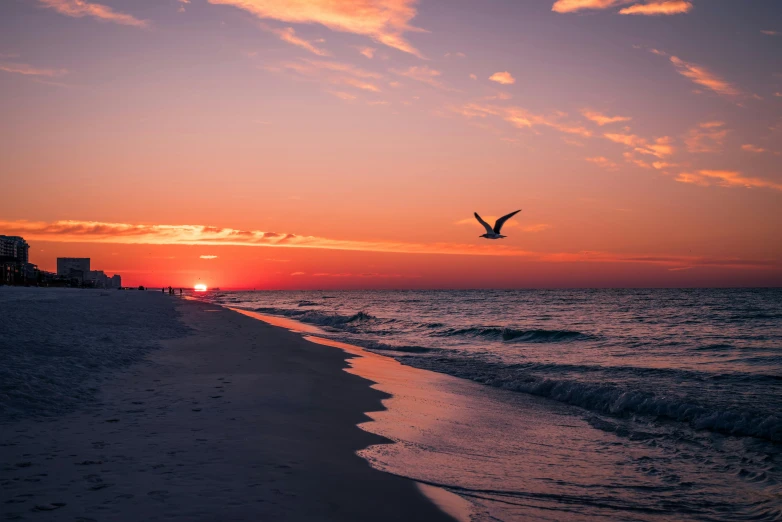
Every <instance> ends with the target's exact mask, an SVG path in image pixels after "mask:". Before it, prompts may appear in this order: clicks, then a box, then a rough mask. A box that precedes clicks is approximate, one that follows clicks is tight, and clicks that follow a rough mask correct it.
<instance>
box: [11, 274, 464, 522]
mask: <svg viewBox="0 0 782 522" xmlns="http://www.w3.org/2000/svg"><path fill="white" fill-rule="evenodd" d="M0 303H1V304H2V309H3V316H4V317H3V319H2V321H4V322H3V324H2V325H3V330H2V333H0V348H2V353H3V366H4V371H5V372H7V374H9V375H11V374H15V375H20V374H24V373H25V372H27V373H28V374H30V375H32V377H31V378H30V379H24V380H23V382H22V381H20V382H14V383H12V384H8V382H7V381H4V382H5V384H4V385H3V386H4V387H3V389H2V394H1V395H0V403H1V404H2V410H0V413H2V424H0V428H1V429H0V486H1V489H2V493H1V494H0V506H2V507H0V511H1V512H2V516H3V519H5V520H81V521H88V520H96V521H104V520H107V521H113V520H116V521H124V520H176V519H178V520H204V521H206V520H370V519H371V520H451V517H450V516H448V515H446V514H445V513H444V512H443V511H441V510H440V509H438V508H437V507H436V506H435V504H434V503H433V502H432V501H430V500H429V499H428V498H427V497H426V496H424V494H422V492H421V489H420V488H419V486H417V485H416V483H415V482H413V481H412V480H409V479H406V478H403V477H399V476H395V475H392V474H389V473H384V472H381V471H377V470H376V469H373V468H372V467H370V466H369V465H368V463H367V461H366V460H364V459H362V458H361V457H359V456H358V455H357V454H356V452H357V451H360V450H362V449H364V448H367V447H369V446H372V445H376V444H382V443H385V442H388V440H387V439H384V438H383V437H381V436H379V435H375V434H372V433H370V432H368V431H365V430H362V429H360V428H359V427H357V426H356V425H357V424H359V423H362V422H366V421H367V420H369V417H367V415H366V414H365V412H373V411H378V410H382V409H383V406H382V404H381V401H382V400H383V399H386V398H388V394H386V393H384V392H381V391H378V390H375V389H372V388H370V384H371V382H369V381H368V380H366V379H364V378H361V377H358V376H356V375H352V374H350V373H348V372H345V371H343V370H344V369H345V368H346V367H347V366H348V364H347V362H346V358H348V357H350V355H349V354H347V353H346V352H344V351H342V350H340V349H338V348H334V347H329V346H323V345H320V344H315V343H311V342H308V341H307V340H305V339H303V338H302V337H301V336H300V335H298V334H296V333H292V332H289V331H287V330H285V329H283V328H279V327H275V326H271V325H268V324H266V323H263V322H261V321H258V320H256V319H254V318H252V317H247V316H244V315H241V314H238V313H235V312H233V311H230V310H228V309H226V308H222V307H219V306H215V305H212V304H209V303H202V302H196V301H187V300H182V299H178V298H173V297H170V296H168V295H162V294H161V293H159V292H141V291H112V292H107V291H98V290H94V291H90V290H65V289H61V290H54V289H52V290H49V289H37V288H27V289H25V288H17V289H9V288H3V289H0ZM25 332H26V333H25ZM90 332H93V333H92V334H90ZM156 332H158V333H159V335H157V336H156ZM156 337H157V338H156ZM80 339H81V340H82V341H80ZM142 341H143V342H142ZM80 342H82V343H84V344H85V346H83V347H82V348H84V349H85V350H88V353H89V354H90V356H89V358H88V359H86V360H85V359H83V358H82V357H81V356H80V355H78V353H77V352H79V351H80ZM58 343H59V344H58ZM63 343H68V346H63ZM87 343H89V346H86V344H87ZM134 343H135V344H134ZM121 344H123V345H124V346H126V347H127V346H131V348H125V349H123V347H122V346H120V345H121ZM136 345H137V346H136ZM47 347H48V348H47ZM47 349H48V350H49V353H48V354H44V355H42V356H41V358H42V359H41V360H44V359H46V360H50V359H52V358H56V361H54V362H50V367H49V368H48V370H47V371H43V372H41V371H40V370H36V369H35V368H37V367H39V366H40V363H39V364H36V362H35V361H34V360H32V359H31V358H32V355H31V352H35V351H44V352H45V351H46V350H47ZM122 350H126V351H127V353H125V352H122ZM82 351H83V350H82ZM117 352H122V356H121V357H119V358H117ZM69 353H71V354H72V357H68V354H69ZM115 359H116V360H115ZM103 360H105V361H109V363H106V364H103V363H101V361H103ZM90 364H91V365H93V367H89V365H90ZM34 367H35V368H34ZM24 382H33V383H37V384H38V387H35V386H32V387H29V386H28V387H27V388H25V385H24ZM39 392H40V393H39ZM36 393H39V394H40V395H41V398H40V400H39V399H37V398H36ZM430 489H431V488H430ZM430 494H431V492H430ZM435 495H436V493H435Z"/></svg>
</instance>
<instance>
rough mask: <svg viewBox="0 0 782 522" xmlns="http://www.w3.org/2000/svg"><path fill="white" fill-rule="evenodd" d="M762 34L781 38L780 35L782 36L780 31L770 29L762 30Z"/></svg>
mask: <svg viewBox="0 0 782 522" xmlns="http://www.w3.org/2000/svg"><path fill="white" fill-rule="evenodd" d="M760 32H761V33H763V34H765V35H766V36H779V35H780V34H782V33H780V32H779V31H771V30H768V29H761V30H760Z"/></svg>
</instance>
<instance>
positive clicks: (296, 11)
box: [209, 0, 423, 57]
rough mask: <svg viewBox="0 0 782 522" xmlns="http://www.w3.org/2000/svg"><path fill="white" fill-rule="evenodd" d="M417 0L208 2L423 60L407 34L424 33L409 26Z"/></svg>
mask: <svg viewBox="0 0 782 522" xmlns="http://www.w3.org/2000/svg"><path fill="white" fill-rule="evenodd" d="M416 1H417V0H342V1H334V0H209V3H211V4H218V5H230V6H234V7H237V8H239V9H242V10H244V11H247V12H249V13H251V14H253V15H254V16H256V17H258V18H261V19H272V20H280V21H282V22H287V23H292V24H321V25H323V26H326V27H328V28H329V29H331V30H332V31H338V32H343V33H352V34H357V35H361V36H367V37H369V38H372V39H373V40H375V41H376V42H379V43H381V44H383V45H386V46H388V47H391V48H394V49H398V50H400V51H403V52H406V53H410V54H413V55H415V56H418V57H423V56H422V55H421V53H420V52H419V51H418V50H417V49H416V48H415V47H413V46H412V45H411V44H410V43H409V42H408V41H407V40H406V39H405V38H404V34H405V33H407V32H411V31H421V30H420V29H418V28H416V27H413V26H412V25H410V22H411V20H412V19H413V18H414V17H415V15H416V14H417V11H416V9H415V4H416Z"/></svg>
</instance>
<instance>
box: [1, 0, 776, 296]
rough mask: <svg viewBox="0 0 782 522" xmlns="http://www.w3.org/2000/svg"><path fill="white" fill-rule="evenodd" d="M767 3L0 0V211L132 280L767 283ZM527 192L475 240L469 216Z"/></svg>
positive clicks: (44, 258) (772, 136) (771, 276)
mask: <svg viewBox="0 0 782 522" xmlns="http://www.w3.org/2000/svg"><path fill="white" fill-rule="evenodd" d="M739 14H740V15H741V16H738V15H739ZM777 25H782V8H780V7H779V6H776V5H774V4H772V3H768V4H765V3H761V4H758V6H757V9H755V10H753V11H752V12H751V13H747V12H745V10H741V9H740V6H736V5H734V4H732V3H730V2H729V1H728V0H714V1H712V2H705V1H703V0H700V1H697V0H692V1H680V0H654V1H651V0H535V1H531V2H511V1H509V0H492V1H490V2H487V3H484V4H481V5H478V4H469V3H465V4H464V5H462V4H459V5H458V6H457V5H454V4H452V3H448V2H442V1H439V0H419V1H416V0H342V1H339V2H332V1H326V0H311V1H304V0H301V1H299V0H296V1H282V0H199V1H196V0H192V1H187V2H184V1H178V2H171V3H169V4H166V3H160V2H154V1H152V0H143V1H142V2H130V1H129V0H111V1H109V0H105V1H97V0H79V1H75V0H19V1H17V2H12V3H6V4H4V5H2V6H0V29H2V31H0V35H2V36H0V92H2V93H3V96H2V97H0V108H2V110H3V111H4V114H6V115H7V118H6V123H5V124H4V125H2V126H0V132H2V135H1V136H0V138H1V139H2V141H0V143H3V157H4V162H3V165H2V166H0V178H2V181H4V184H3V185H4V193H5V199H4V203H3V206H2V208H0V234H16V235H22V236H23V237H25V238H27V240H28V242H29V243H30V244H31V258H32V262H34V263H37V264H39V265H40V266H41V267H42V268H44V269H49V270H51V269H52V268H53V266H54V260H55V259H56V257H58V256H60V255H62V256H65V255H83V256H91V257H93V258H95V259H96V260H99V264H96V266H101V267H106V268H107V270H114V269H115V268H116V270H115V271H116V272H118V273H120V274H122V275H123V280H124V281H125V282H126V284H128V285H133V286H135V285H137V284H144V285H147V286H155V285H159V284H162V285H165V286H168V285H169V284H174V285H175V286H177V287H185V286H187V287H192V283H191V282H188V281H192V280H193V278H195V279H196V280H198V279H199V278H203V280H209V281H210V282H212V283H213V285H214V286H220V287H222V288H229V287H244V288H252V287H256V286H264V287H269V288H305V287H306V288H312V287H317V286H318V285H326V286H328V287H330V288H337V287H351V288H381V287H382V288H385V287H437V288H444V287H460V288H463V287H473V286H491V287H503V286H506V287H518V286H536V287H537V286H546V285H548V286H561V285H574V286H601V285H602V286H635V285H639V286H666V285H668V286H690V285H694V286H700V285H715V286H737V285H742V284H749V285H760V286H764V285H765V286H777V285H782V242H780V241H779V240H778V239H777V236H778V229H779V223H782V204H780V203H782V69H780V67H779V62H778V59H777V58H776V56H777V55H778V51H779V45H780V44H782V36H780V30H779V28H778V27H776V26H777ZM43 33H45V34H49V35H51V38H52V39H55V40H56V41H57V42H60V43H61V45H57V46H52V45H47V43H46V42H43V41H40V40H38V39H35V38H33V37H31V36H30V35H31V34H43ZM724 34H736V35H740V36H738V37H737V38H741V39H742V46H736V45H735V42H732V41H730V39H726V38H723V37H721V36H720V35H724ZM20 180H24V182H22V181H20ZM516 208H522V209H523V211H522V212H521V213H520V214H519V215H518V216H516V217H515V218H514V219H513V220H512V221H511V222H509V223H508V225H507V227H508V228H507V229H505V230H504V233H506V235H507V236H508V237H507V238H506V239H503V240H500V241H493V242H489V241H485V240H482V239H479V238H478V236H479V235H480V234H481V233H482V229H481V228H480V225H478V224H477V222H475V221H474V219H473V218H472V212H474V211H478V212H479V213H481V215H484V216H488V217H490V218H491V219H494V217H495V216H498V215H502V214H504V213H507V212H509V211H510V210H513V209H516ZM261 247H262V248H261ZM269 259H276V260H277V261H269ZM281 259H284V261H280V260H281ZM281 265H284V266H285V268H284V269H283V268H281ZM259 274H260V275H259Z"/></svg>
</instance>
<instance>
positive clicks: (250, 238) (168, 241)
mask: <svg viewBox="0 0 782 522" xmlns="http://www.w3.org/2000/svg"><path fill="white" fill-rule="evenodd" d="M702 172H708V171H702ZM543 226H544V225H531V227H543ZM0 229H2V230H4V231H5V232H6V233H8V234H14V235H21V236H24V237H25V238H26V239H28V241H29V240H35V241H52V242H59V243H104V244H106V243H109V244H137V245H140V244H145V245H201V246H246V247H267V248H273V247H276V248H319V249H330V250H348V251H351V250H352V251H370V252H395V253H406V254H440V255H475V256H513V257H523V258H526V259H529V260H532V261H548V262H555V263H567V262H571V263H572V262H592V263H649V264H660V265H682V264H685V265H687V266H699V265H704V266H722V267H726V268H730V267H741V268H746V267H761V268H762V267H769V266H776V262H775V261H773V260H763V259H760V260H753V259H736V258H704V257H695V256H667V255H648V254H640V255H639V254H614V253H610V252H593V251H588V252H586V251H578V252H531V251H526V250H522V249H518V248H514V247H511V246H504V245H490V246H484V245H473V244H457V243H404V242H392V241H375V242H373V241H350V240H339V239H327V238H319V237H313V236H299V235H296V234H290V233H281V232H263V231H259V230H237V229H231V228H218V227H210V226H204V225H134V224H127V223H103V222H95V221H54V222H48V223H47V222H32V221H2V220H0ZM529 231H530V232H532V231H534V230H529ZM291 275H297V276H299V275H306V274H305V273H304V272H293V273H292V274H291Z"/></svg>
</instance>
